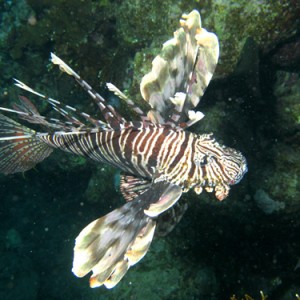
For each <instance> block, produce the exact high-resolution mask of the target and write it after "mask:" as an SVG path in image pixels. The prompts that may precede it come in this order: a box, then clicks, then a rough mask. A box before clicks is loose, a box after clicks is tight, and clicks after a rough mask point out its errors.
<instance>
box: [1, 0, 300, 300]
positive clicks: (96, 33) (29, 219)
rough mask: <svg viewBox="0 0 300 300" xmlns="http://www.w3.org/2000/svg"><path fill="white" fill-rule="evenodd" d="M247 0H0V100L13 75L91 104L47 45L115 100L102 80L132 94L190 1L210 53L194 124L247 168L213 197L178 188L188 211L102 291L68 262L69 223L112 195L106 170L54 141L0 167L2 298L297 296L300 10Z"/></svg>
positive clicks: (112, 179) (76, 227)
mask: <svg viewBox="0 0 300 300" xmlns="http://www.w3.org/2000/svg"><path fill="white" fill-rule="evenodd" d="M247 3H248V2H245V1H223V2H222V1H219V2H218V4H214V3H213V1H203V3H201V6H200V4H199V2H198V1H195V2H193V1H178V3H176V4H174V3H172V1H166V2H159V1H140V2H138V1H108V0H106V1H58V0H57V1H34V0H28V1H0V26H1V31H0V98H1V99H0V101H1V106H4V107H8V106H10V105H11V104H12V103H13V102H14V101H15V100H16V99H17V97H18V94H20V90H18V89H17V88H15V87H14V86H13V82H12V78H14V77H17V78H18V79H20V80H22V81H24V82H26V83H28V84H29V85H30V86H32V87H34V88H36V89H37V90H40V91H42V92H44V93H46V94H50V95H51V96H53V97H54V98H58V99H60V100H63V101H64V102H65V103H68V104H71V105H75V106H76V107H77V108H79V109H83V110H84V111H86V112H89V113H91V114H95V107H94V106H92V105H91V101H90V99H89V98H88V96H87V95H86V94H85V93H83V92H82V91H81V90H80V88H78V87H77V86H75V84H74V83H73V81H72V80H71V79H70V78H68V77H67V76H65V75H62V73H61V72H59V71H58V70H57V68H53V67H52V66H51V65H50V62H49V60H48V58H49V53H50V52H55V53H56V54H58V55H59V56H61V57H62V58H63V59H65V60H66V61H67V62H68V63H70V64H71V65H72V67H73V68H74V69H76V70H78V71H79V72H80V74H81V75H82V76H83V77H84V78H85V79H86V80H88V81H89V82H90V83H92V85H93V86H94V87H96V88H97V89H98V90H100V91H101V92H102V93H103V94H104V95H105V96H106V97H107V98H108V101H111V103H112V104H113V105H115V106H120V103H119V102H118V101H117V100H116V99H115V98H113V97H112V96H111V95H109V94H108V93H107V91H105V89H104V85H103V84H102V83H104V82H113V83H114V84H116V85H117V86H118V87H120V88H121V89H123V90H124V89H125V90H129V91H130V93H131V94H132V95H135V96H136V97H137V98H138V96H137V95H138V82H139V80H140V79H141V76H142V74H145V73H146V71H145V69H144V68H143V67H142V65H143V64H145V65H146V61H149V62H151V60H152V59H153V57H154V56H155V55H156V54H157V51H158V50H159V49H160V47H161V43H162V42H164V41H166V40H167V39H169V38H170V37H171V34H172V32H173V31H174V30H175V28H177V26H178V25H177V24H178V19H179V17H180V15H181V13H182V12H184V11H186V12H188V11H191V10H192V9H193V8H197V9H199V10H200V9H202V10H201V15H202V19H203V23H204V27H206V28H207V29H209V30H212V31H214V32H216V34H217V35H218V36H219V39H220V44H221V58H220V66H219V67H218V69H217V71H216V74H215V79H214V80H213V81H212V82H211V84H210V86H209V87H208V89H207V91H206V94H205V96H204V97H203V99H202V100H201V103H200V106H199V110H201V111H203V112H204V113H205V115H206V116H205V118H204V119H203V120H202V121H201V122H200V123H201V124H199V125H197V126H194V127H193V128H192V130H193V131H194V132H199V133H203V132H214V134H215V136H216V138H217V140H218V141H220V142H222V143H224V144H226V145H228V146H232V147H234V148H237V149H239V150H241V151H242V153H243V154H244V155H245V156H246V158H247V161H248V168H249V171H248V173H247V174H246V176H245V178H244V179H243V180H242V181H241V182H240V183H239V184H238V185H237V186H234V187H233V188H232V191H231V192H230V195H229V197H228V198H227V199H226V200H225V201H224V202H218V201H217V200H216V199H215V197H214V195H212V194H208V193H205V192H203V193H202V194H201V195H200V196H196V195H195V194H194V193H193V192H192V191H191V192H189V193H188V194H185V195H184V197H185V198H186V199H188V201H189V210H188V211H187V212H186V214H185V216H184V217H183V219H182V221H181V222H180V224H178V226H177V227H176V228H175V229H174V230H173V231H172V232H171V233H170V234H169V235H168V236H167V237H166V238H163V239H162V238H157V239H155V240H154V242H153V243H152V245H151V248H150V251H149V252H148V254H147V255H146V257H145V258H144V259H143V260H142V261H141V262H140V263H138V264H137V265H136V266H134V267H132V268H131V269H130V270H129V272H128V273H127V274H126V276H125V277H124V278H123V280H122V281H121V282H120V283H119V284H118V285H117V286H116V287H115V288H114V289H113V290H106V289H105V288H98V289H90V288H89V287H88V277H85V278H83V279H78V278H76V277H75V276H73V274H72V272H71V268H72V255H73V247H74V239H75V237H76V236H77V235H78V233H79V232H80V230H81V229H82V228H83V227H84V226H86V225H87V224H88V223H89V222H91V221H92V220H94V219H96V218H98V217H100V216H102V215H104V214H106V213H107V212H109V211H111V210H112V209H113V208H116V207H118V206H120V205H121V204H122V203H123V200H122V197H121V195H120V192H119V191H118V178H119V177H118V176H119V173H118V171H117V170H115V169H113V168H110V167H108V166H105V165H100V164H98V165H97V164H96V163H93V162H89V161H85V160H84V159H81V158H77V157H73V156H71V155H66V154H63V153H60V152H57V153H55V154H53V155H52V156H51V157H49V158H48V159H47V160H45V161H44V162H43V163H41V164H40V165H38V166H37V167H36V168H34V169H33V170H30V171H28V172H26V173H24V174H16V175H9V176H4V175H1V176H0V270H1V271H0V299H3V300H11V299H14V300H19V299H20V300H25V299H28V300H29V299H47V300H48V299H49V300H59V299H75V300H76V299H213V300H216V299H221V300H223V299H252V298H253V299H262V297H261V296H260V291H263V293H264V295H268V299H270V300H273V299H275V300H276V299H284V300H285V299H297V298H296V293H298V294H300V238H299V236H300V235H299V229H300V219H299V212H300V197H299V196H300V190H299V174H300V158H299V156H300V155H299V146H300V142H299V141H300V134H299V126H300V76H299V71H300V35H299V12H300V8H299V3H298V1H277V2H276V1H274V3H273V2H272V3H271V4H270V2H269V1H252V2H251V3H252V4H251V5H250V4H249V3H248V4H247ZM265 11H266V16H267V17H265V15H264V14H263V13H264V12H265ZM249 16H250V17H249ZM249 18H250V21H249ZM206 20H207V21H206ZM251 20H252V21H253V22H251ZM274 23H275V24H276V26H274ZM268 26H269V27H268ZM275 31H276V32H277V33H275ZM260 33H261V35H260ZM240 42H241V44H240ZM241 45H242V46H241ZM141 53H145V56H143V55H142V54H141ZM149 62H148V68H149ZM32 100H33V101H35V100H36V99H35V97H33V99H32ZM35 103H36V104H37V106H38V107H39V109H40V110H41V112H42V113H43V114H47V113H49V114H51V111H50V108H49V107H48V106H46V105H45V104H44V103H42V102H41V101H39V100H37V101H36V102H35ZM119 109H120V111H122V112H123V113H124V114H127V111H126V110H124V108H123V107H122V105H121V106H120V107H119ZM234 295H235V296H234ZM250 296H251V297H250ZM247 297H250V298H247Z"/></svg>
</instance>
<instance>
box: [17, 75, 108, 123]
mask: <svg viewBox="0 0 300 300" xmlns="http://www.w3.org/2000/svg"><path fill="white" fill-rule="evenodd" d="M14 80H15V81H16V83H15V85H16V86H17V87H19V88H21V89H23V90H25V91H28V92H30V93H32V94H34V95H37V96H39V97H40V98H42V99H44V100H45V101H47V102H48V103H49V104H50V105H51V106H52V107H53V109H54V110H55V111H57V112H58V113H59V114H60V115H62V116H63V117H64V118H66V119H67V120H68V121H70V122H71V123H74V124H76V125H77V126H84V127H87V125H86V124H84V123H82V122H81V121H80V120H79V119H78V117H79V116H81V117H83V118H84V119H85V120H86V121H88V122H90V123H91V124H93V125H94V126H95V127H100V128H106V127H107V124H106V123H104V122H102V121H100V120H96V119H94V118H92V117H91V116H90V115H89V114H87V113H85V112H81V111H78V110H77V109H76V108H74V107H72V106H70V105H65V104H63V103H62V102H60V101H58V100H56V99H53V98H50V97H47V96H46V95H44V94H42V93H39V92H37V91H35V90H34V89H32V88H31V87H29V86H28V85H26V84H25V83H23V82H22V81H20V80H18V79H14ZM68 111H70V113H69V112H68ZM74 113H75V114H77V117H75V116H73V114H74Z"/></svg>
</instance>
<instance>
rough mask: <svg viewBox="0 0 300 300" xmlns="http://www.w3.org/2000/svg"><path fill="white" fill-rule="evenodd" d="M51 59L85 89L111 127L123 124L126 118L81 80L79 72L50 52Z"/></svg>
mask: <svg viewBox="0 0 300 300" xmlns="http://www.w3.org/2000/svg"><path fill="white" fill-rule="evenodd" d="M51 61H52V63H53V64H55V65H58V66H59V68H60V70H61V71H63V72H65V73H67V74H68V75H70V76H72V77H73V78H74V79H75V80H76V81H77V82H78V83H79V85H80V86H81V87H82V88H83V89H84V90H85V91H87V93H88V94H89V95H90V96H91V97H92V98H93V99H94V101H95V102H96V104H97V105H98V107H99V108H100V110H101V112H102V114H103V117H104V119H105V120H106V121H107V123H108V124H109V125H110V126H111V127H112V128H116V129H117V128H119V127H120V124H124V123H125V122H126V120H125V119H124V118H123V117H122V116H121V115H119V114H118V113H117V112H116V110H115V109H114V108H113V107H112V106H111V105H107V104H106V103H105V99H104V98H103V97H102V96H101V95H100V94H99V93H97V92H96V91H95V90H94V89H93V88H92V87H91V86H90V85H89V84H88V83H87V82H86V81H85V80H83V79H82V78H81V77H80V76H79V74H77V73H76V72H75V71H74V70H73V69H72V68H71V67H69V66H68V65H67V64H66V63H65V62H64V61H63V60H62V59H60V58H59V57H58V56H56V55H55V54H54V53H51Z"/></svg>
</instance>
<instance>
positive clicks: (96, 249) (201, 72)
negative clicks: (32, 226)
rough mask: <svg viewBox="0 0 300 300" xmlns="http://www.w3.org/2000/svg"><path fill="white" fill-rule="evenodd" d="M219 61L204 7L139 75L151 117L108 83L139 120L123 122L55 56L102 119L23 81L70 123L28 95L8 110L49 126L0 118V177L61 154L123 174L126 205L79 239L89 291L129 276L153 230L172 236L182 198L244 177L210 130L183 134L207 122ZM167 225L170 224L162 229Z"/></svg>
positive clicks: (77, 253)
mask: <svg viewBox="0 0 300 300" xmlns="http://www.w3.org/2000/svg"><path fill="white" fill-rule="evenodd" d="M218 56H219V43H218V38H217V37H216V35H215V34H214V33H210V32H208V31H206V30H205V29H204V28H202V27H201V19H200V14H199V12H198V11H196V10H194V11H192V12H191V13H190V14H184V15H183V16H182V19H181V20H180V28H179V29H178V30H177V31H175V33H174V36H173V38H172V39H170V40H168V41H167V42H165V43H164V44H163V48H162V50H161V53H160V54H159V55H157V56H156V57H155V59H154V60H153V62H152V70H151V71H150V72H149V73H148V74H147V75H145V76H144V77H143V78H142V81H141V84H140V90H141V95H142V97H143V99H144V100H145V101H146V102H147V103H148V107H149V111H148V112H147V113H145V112H144V111H143V110H142V109H141V108H139V107H138V106H137V105H136V104H134V102H133V101H132V100H130V99H129V98H128V97H127V96H126V95H125V94H124V93H122V92H121V91H120V90H119V89H118V88H117V87H115V86H114V85H113V84H111V83H108V84H107V87H108V89H109V90H110V91H112V92H113V93H114V94H115V95H117V96H118V97H119V98H120V99H122V100H123V101H125V102H126V104H127V105H128V107H130V108H131V109H132V110H133V111H134V112H135V114H136V116H138V120H137V121H127V120H126V119H125V118H124V117H122V116H121V115H120V114H119V113H118V112H117V111H116V110H115V109H114V108H113V107H112V106H111V105H108V104H107V103H106V101H105V100H104V98H103V97H102V96H101V95H100V94H98V93H97V92H96V91H95V90H94V89H93V88H92V87H91V86H90V85H89V84H88V83H87V82H86V81H84V80H83V79H82V78H81V77H80V76H79V75H78V74H77V73H76V72H75V71H74V70H73V69H71V67H69V66H68V65H67V64H66V63H65V62H63V61H62V60H61V59H60V58H59V57H57V56H56V55H55V54H53V53H51V61H52V63H54V64H57V65H58V66H59V67H60V69H61V70H62V71H63V72H65V73H67V74H68V75H71V76H72V77H73V78H74V79H75V80H76V81H77V82H78V83H79V85H81V86H82V88H83V89H84V90H85V91H86V92H87V93H88V94H89V95H90V96H91V97H92V99H93V100H94V101H95V103H96V104H97V105H98V107H99V108H100V111H101V113H102V115H103V118H104V121H102V120H98V119H95V118H93V117H92V116H90V115H89V114H87V113H84V112H81V111H78V110H77V109H76V108H74V107H71V106H69V105H64V104H63V103H62V102H60V101H58V100H55V99H53V98H50V97H47V96H45V95H43V94H41V93H39V92H37V91H35V90H33V89H32V88H30V87H29V86H27V85H25V84H24V83H22V82H21V81H19V80H16V85H17V86H18V87H20V88H22V89H24V90H26V91H29V92H31V93H33V94H35V95H37V96H39V97H41V98H43V99H44V100H45V101H47V102H48V103H49V104H50V105H51V106H52V107H53V109H54V110H56V111H57V112H58V113H59V114H60V115H61V116H62V117H63V118H64V119H63V120H61V119H55V118H50V117H48V118H47V117H45V116H42V115H40V114H39V112H38V110H37V109H36V107H35V106H34V105H33V104H32V103H31V102H30V101H29V100H28V99H27V98H25V97H23V96H21V97H20V104H15V105H14V107H13V109H8V108H3V107H2V108H1V110H2V111H6V112H12V113H15V114H17V115H18V117H19V118H20V119H22V120H25V121H27V122H29V123H33V124H38V125H40V126H42V127H44V128H46V132H38V131H35V130H32V129H29V128H27V127H25V126H23V125H21V124H19V123H17V122H16V121H14V120H12V119H10V118H8V117H6V116H4V115H2V114H0V171H1V172H2V173H4V174H11V173H16V172H24V171H26V170H28V169H31V168H32V167H34V166H35V165H36V164H37V163H39V162H41V161H43V160H44V159H45V158H46V157H48V156H49V155H50V154H51V152H52V151H53V149H55V148H57V149H61V150H63V151H66V152H71V153H74V154H77V155H81V156H84V157H87V158H90V159H92V160H94V161H96V162H101V163H107V164H109V165H111V166H114V167H117V168H119V169H121V170H122V172H123V173H122V175H121V181H120V190H121V193H122V195H123V196H124V198H125V200H126V204H124V205H123V206H122V207H120V208H117V209H115V210H113V211H112V212H110V213H108V214H107V215H105V216H103V217H101V218H99V219H96V220H94V221H93V222H92V223H90V224H89V225H87V226H86V227H85V228H84V229H83V230H82V231H81V232H80V234H79V235H78V237H77V238H76V242H75V247H74V260H73V268H72V271H73V273H74V274H75V275H76V276H78V277H83V276H85V275H86V274H87V273H89V272H90V271H92V276H91V278H90V286H91V287H98V286H101V285H104V286H105V287H106V288H112V287H114V286H115V285H116V284H117V283H118V282H119V281H120V280H121V279H122V277H123V276H124V275H125V273H126V272H127V270H128V269H129V268H130V267H131V266H132V265H134V264H136V263H137V262H138V261H139V260H140V259H142V258H143V257H144V255H145V254H146V252H147V250H148V248H149V246H150V244H151V241H152V239H153V236H154V233H155V230H156V228H157V231H158V232H159V233H161V234H166V233H168V232H169V231H170V230H171V229H172V228H173V227H174V226H175V224H176V223H178V222H179V220H180V219H181V216H182V214H183V213H184V211H185V210H186V208H187V205H186V203H185V202H184V201H182V202H183V203H181V202H180V201H178V200H179V198H180V197H181V195H182V193H185V192H187V191H189V190H190V189H193V190H194V191H195V192H196V193H197V194H200V193H201V192H202V190H203V189H205V190H206V191H207V192H212V191H214V192H215V196H216V198H217V199H218V200H223V199H224V198H226V197H227V196H228V193H229V189H230V186H231V185H234V184H236V183H238V182H239V181H240V180H241V179H242V177H243V175H244V174H245V173H246V172H247V165H246V160H245V158H244V156H243V155H242V154H241V153H240V152H239V151H237V150H234V149H232V148H228V147H225V146H223V145H220V144H219V143H218V142H216V141H215V139H214V138H213V136H212V134H201V135H199V134H195V133H192V132H189V131H187V130H186V129H187V128H189V127H190V126H191V125H193V124H195V123H196V122H197V121H199V120H200V119H202V117H203V114H202V113H201V112H200V111H195V110H193V109H195V108H196V106H197V105H198V103H199V101H200V97H201V96H202V95H203V93H204V91H205V89H206V87H207V85H208V84H209V82H210V80H211V78H212V74H213V72H214V70H215V67H216V65H217V61H218ZM166 222H167V224H166Z"/></svg>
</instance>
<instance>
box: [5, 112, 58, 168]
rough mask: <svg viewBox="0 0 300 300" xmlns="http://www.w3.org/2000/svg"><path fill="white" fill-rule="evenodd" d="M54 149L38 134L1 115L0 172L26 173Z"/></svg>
mask: <svg viewBox="0 0 300 300" xmlns="http://www.w3.org/2000/svg"><path fill="white" fill-rule="evenodd" d="M52 151H53V149H52V148H51V147H50V146H48V145H47V144H45V143H44V142H42V141H40V140H39V139H38V138H37V137H36V132H35V131H34V130H31V129H29V128H27V127H25V126H22V125H20V124H19V123H17V122H15V121H14V120H12V119H10V118H8V117H6V116H4V115H2V114H0V172H1V173H4V174H12V173H17V172H25V171H27V170H29V169H31V168H33V167H34V166H35V165H36V164H37V163H39V162H41V161H43V160H44V159H45V158H46V157H48V156H49V155H50V154H51V152H52Z"/></svg>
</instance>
